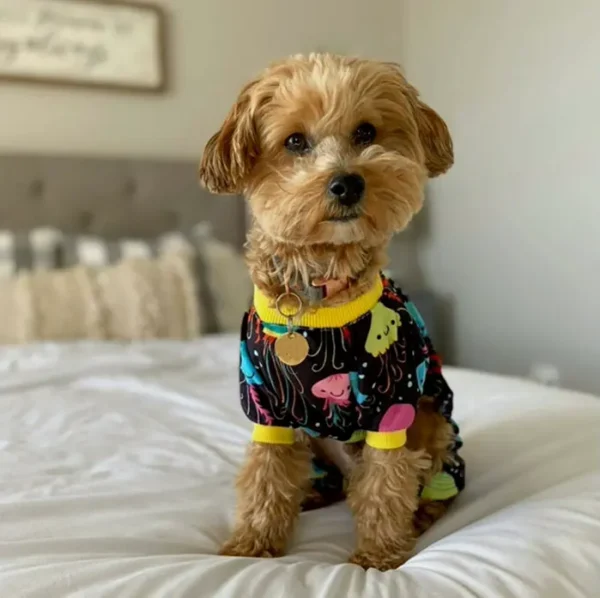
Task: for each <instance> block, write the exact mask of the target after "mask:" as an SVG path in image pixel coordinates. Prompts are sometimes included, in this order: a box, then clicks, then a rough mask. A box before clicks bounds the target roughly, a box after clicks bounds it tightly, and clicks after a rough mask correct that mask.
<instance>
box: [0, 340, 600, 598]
mask: <svg viewBox="0 0 600 598" xmlns="http://www.w3.org/2000/svg"><path fill="white" fill-rule="evenodd" d="M236 367H237V342H236V339H235V338H233V337H222V338H211V339H207V340H203V341H198V342H194V343H187V344H178V343H149V344H138V345H133V346H119V345H110V344H98V345H93V344H84V345H75V344H74V345H66V346H54V345H46V346H37V347H33V348H19V349H14V348H8V349H0V401H1V411H0V446H1V451H0V480H1V482H0V597H1V598H21V597H31V598H34V597H35V598H37V597H39V598H42V597H43V598H48V597H50V598H55V597H66V596H81V597H85V598H93V597H96V596H109V597H129V596H135V597H141V598H154V597H165V598H179V597H184V596H185V597H190V598H192V597H193V598H198V597H205V596H206V597H215V598H221V597H238V596H239V597H243V598H253V597H257V598H259V597H260V598H263V597H266V598H270V597H276V598H279V597H283V596H284V595H285V596H291V597H294V596H299V597H307V598H313V597H328V598H332V597H336V596H340V597H344V598H346V597H350V598H351V597H354V596H372V597H374V598H375V597H377V598H386V597H394V598H400V597H407V598H419V597H427V598H454V597H459V596H460V597H463V596H465V597H470V598H475V597H477V598H478V597H481V598H494V597H502V598H506V597H518V598H528V597H543V598H571V597H579V596H581V597H586V598H592V597H597V596H599V595H600V589H599V585H598V583H599V575H600V434H599V430H600V400H598V399H596V398H594V397H589V396H584V395H580V394H576V393H573V392H566V391H558V390H550V389H547V388H543V387H538V386H535V385H533V384H530V383H528V382H523V381H518V380H513V379H503V378H499V377H494V376H489V375H483V374H477V373H472V372H467V371H462V370H451V369H449V370H448V372H447V375H448V378H449V381H450V383H451V385H452V386H453V387H454V390H455V393H456V417H457V419H458V421H459V423H460V424H461V428H462V436H463V438H464V441H465V447H464V449H463V455H464V457H465V459H466V462H467V489H466V490H465V492H464V494H463V495H462V496H461V497H460V499H459V500H458V502H457V504H456V505H455V507H454V508H453V510H452V511H451V513H450V514H449V515H448V516H447V517H446V518H445V519H444V520H442V521H441V522H439V523H438V524H437V525H436V526H435V527H434V528H433V529H432V530H430V531H429V532H428V533H427V534H426V535H425V536H424V537H423V538H422V540H421V542H420V544H419V552H418V554H417V555H416V556H414V557H413V558H412V559H411V560H410V561H409V562H408V563H407V564H406V565H405V566H403V567H402V568H401V569H399V570H397V571H392V572H387V573H380V572H378V571H367V572H365V571H363V570H361V569H360V568H358V567H355V566H352V565H348V564H345V560H346V559H347V558H348V555H349V554H350V551H351V549H352V544H353V531H352V521H351V518H350V515H349V513H348V512H347V509H346V507H345V506H344V505H338V506H334V507H330V508H328V509H325V510H322V511H316V512H311V513H307V514H303V515H302V517H301V520H300V523H299V527H298V532H297V535H296V537H295V539H294V541H293V543H292V546H291V547H290V553H289V555H288V556H286V557H284V558H282V559H277V560H271V561H267V560H254V559H230V558H220V557H217V556H215V552H216V550H217V547H218V546H219V544H220V543H221V542H222V541H223V540H224V539H225V538H226V536H227V534H228V530H229V528H230V525H231V522H232V514H233V501H234V491H233V487H232V482H233V478H234V475H235V473H236V470H237V467H238V464H239V463H240V461H241V460H242V458H243V454H244V448H245V445H246V442H247V440H248V436H249V424H248V423H247V422H246V421H245V418H244V416H243V414H242V413H241V410H240V409H239V406H238V402H237V390H236V387H237V372H236Z"/></svg>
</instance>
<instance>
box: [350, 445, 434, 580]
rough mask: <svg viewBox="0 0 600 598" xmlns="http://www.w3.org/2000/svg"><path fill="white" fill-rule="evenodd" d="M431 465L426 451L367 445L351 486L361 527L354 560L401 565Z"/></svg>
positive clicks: (411, 545)
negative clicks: (423, 483) (424, 477)
mask: <svg viewBox="0 0 600 598" xmlns="http://www.w3.org/2000/svg"><path fill="white" fill-rule="evenodd" d="M430 465H431V464H430V461H429V459H428V457H427V456H426V454H425V452H424V451H410V450H409V449H407V448H406V447H402V448H396V449H389V450H383V449H376V448H373V447H370V446H368V445H365V447H364V449H363V455H362V459H361V460H360V463H359V464H358V465H357V467H356V469H355V470H354V472H353V474H352V477H351V479H350V485H349V488H348V504H349V505H350V508H351V509H352V511H353V512H354V516H355V518H356V532H357V547H356V552H355V553H354V554H353V555H352V557H351V559H350V561H351V562H352V563H355V564H357V565H361V566H362V567H364V568H369V567H373V568H375V569H380V570H382V571H384V570H387V569H395V568H397V567H399V566H400V565H402V564H403V563H404V562H405V561H406V560H407V559H408V558H409V557H410V556H411V553H412V551H413V548H414V545H415V542H416V534H415V531H414V526H413V515H414V513H415V511H416V510H417V507H418V504H419V486H420V483H421V481H422V479H423V475H424V473H425V472H426V471H427V470H428V469H429V467H430Z"/></svg>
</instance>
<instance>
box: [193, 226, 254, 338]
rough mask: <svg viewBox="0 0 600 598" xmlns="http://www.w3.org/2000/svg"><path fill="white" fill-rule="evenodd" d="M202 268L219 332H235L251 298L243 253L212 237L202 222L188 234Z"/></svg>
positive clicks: (250, 285)
mask: <svg viewBox="0 0 600 598" xmlns="http://www.w3.org/2000/svg"><path fill="white" fill-rule="evenodd" d="M190 239H191V240H192V242H193V244H194V247H195V248H196V251H197V255H198V258H199V263H200V265H201V268H202V270H203V274H204V275H203V282H204V286H205V287H207V290H208V294H209V296H210V304H211V307H212V309H214V315H215V318H216V321H217V324H218V330H219V331H220V332H237V331H239V328H240V322H241V319H242V316H243V314H244V312H245V311H246V310H247V309H248V306H249V305H250V300H251V298H252V288H253V287H252V282H251V280H250V275H249V273H248V268H247V266H246V263H245V261H244V258H243V256H242V255H241V254H240V253H239V252H238V251H236V250H235V249H234V248H233V247H232V246H231V245H228V244H227V243H222V242H221V241H219V240H218V239H217V238H215V237H214V236H213V235H212V233H211V231H210V228H209V227H207V226H206V225H205V224H201V225H199V226H196V227H195V228H194V229H193V231H192V235H191V237H190Z"/></svg>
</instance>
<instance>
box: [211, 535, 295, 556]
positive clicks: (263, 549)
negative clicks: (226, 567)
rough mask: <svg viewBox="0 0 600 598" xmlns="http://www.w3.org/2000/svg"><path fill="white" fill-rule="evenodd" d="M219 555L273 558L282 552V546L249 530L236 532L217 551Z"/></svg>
mask: <svg viewBox="0 0 600 598" xmlns="http://www.w3.org/2000/svg"><path fill="white" fill-rule="evenodd" d="M219 554H220V555H221V556H246V557H254V558H273V557H277V556H281V555H282V554H283V547H282V546H275V545H274V544H273V543H272V542H269V541H268V539H267V538H264V537H262V538H261V537H260V536H259V535H256V534H253V533H251V532H238V533H235V534H234V535H233V537H232V538H231V539H230V540H228V541H227V542H226V543H225V544H224V545H223V546H222V547H221V550H220V551H219Z"/></svg>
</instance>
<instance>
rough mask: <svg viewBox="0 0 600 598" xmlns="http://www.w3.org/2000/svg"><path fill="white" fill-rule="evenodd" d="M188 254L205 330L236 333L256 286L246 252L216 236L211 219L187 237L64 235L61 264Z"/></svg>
mask: <svg viewBox="0 0 600 598" xmlns="http://www.w3.org/2000/svg"><path fill="white" fill-rule="evenodd" d="M177 252H189V254H190V259H191V260H192V264H193V271H194V276H195V279H196V289H197V293H198V297H197V299H198V305H199V313H200V320H201V329H200V332H201V333H202V334H209V333H215V332H234V331H237V330H238V329H239V326H240V321H241V317H242V314H243V313H244V311H245V310H246V309H247V308H248V305H249V301H250V299H251V295H252V284H251V282H250V277H249V275H248V270H247V268H246V265H245V263H244V259H243V257H242V255H241V254H240V253H239V252H238V251H237V250H236V249H235V248H234V247H232V246H231V245H228V244H227V243H223V242H221V241H219V240H218V239H217V238H216V237H214V235H213V234H212V230H211V227H210V224H209V223H206V222H202V223H200V224H198V225H196V226H195V227H194V228H193V230H192V232H191V233H190V234H189V235H185V234H184V233H181V232H171V233H167V234H164V235H161V236H159V237H157V238H155V239H117V240H109V239H104V238H102V237H95V236H85V235H74V236H65V239H64V242H63V249H62V254H63V258H62V261H61V263H62V266H63V267H71V266H75V265H85V266H89V267H103V266H106V265H109V264H115V263H118V262H119V261H121V260H123V259H130V258H135V257H144V258H150V257H157V256H163V255H168V254H172V253H177Z"/></svg>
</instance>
